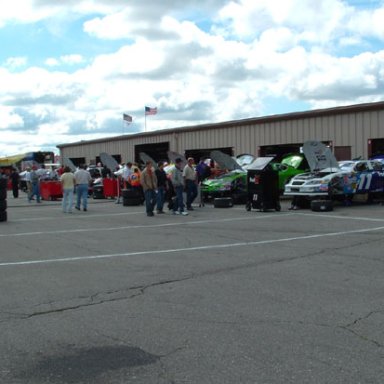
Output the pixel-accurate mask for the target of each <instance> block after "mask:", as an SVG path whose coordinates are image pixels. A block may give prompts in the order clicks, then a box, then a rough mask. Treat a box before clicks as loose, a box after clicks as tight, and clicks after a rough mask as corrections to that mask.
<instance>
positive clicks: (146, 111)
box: [145, 107, 157, 115]
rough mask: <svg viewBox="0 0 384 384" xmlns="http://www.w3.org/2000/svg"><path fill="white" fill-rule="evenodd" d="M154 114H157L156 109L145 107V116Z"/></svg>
mask: <svg viewBox="0 0 384 384" xmlns="http://www.w3.org/2000/svg"><path fill="white" fill-rule="evenodd" d="M156 113H157V107H156V108H151V107H145V114H146V115H156Z"/></svg>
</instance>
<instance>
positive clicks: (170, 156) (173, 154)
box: [167, 151, 187, 168]
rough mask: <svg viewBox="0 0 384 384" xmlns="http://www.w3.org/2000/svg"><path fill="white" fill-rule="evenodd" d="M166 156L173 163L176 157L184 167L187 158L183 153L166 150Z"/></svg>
mask: <svg viewBox="0 0 384 384" xmlns="http://www.w3.org/2000/svg"><path fill="white" fill-rule="evenodd" d="M167 156H168V159H169V162H170V163H173V164H175V163H176V159H181V161H182V163H181V166H182V167H183V168H184V167H185V166H186V165H187V159H186V158H185V156H184V155H181V154H180V153H177V152H174V151H168V152H167Z"/></svg>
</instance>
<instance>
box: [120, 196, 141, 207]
mask: <svg viewBox="0 0 384 384" xmlns="http://www.w3.org/2000/svg"><path fill="white" fill-rule="evenodd" d="M142 203H143V199H142V198H141V197H132V198H129V199H127V198H126V197H123V206H124V207H130V206H134V205H141V204H142Z"/></svg>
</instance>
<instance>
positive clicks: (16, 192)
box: [11, 168, 20, 199]
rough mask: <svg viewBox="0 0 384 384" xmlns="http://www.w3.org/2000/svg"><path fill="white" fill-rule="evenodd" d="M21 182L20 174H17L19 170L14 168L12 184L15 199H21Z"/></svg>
mask: <svg viewBox="0 0 384 384" xmlns="http://www.w3.org/2000/svg"><path fill="white" fill-rule="evenodd" d="M19 181H20V176H19V172H17V169H15V168H13V169H12V173H11V184H12V193H13V197H14V198H15V199H17V198H18V197H19Z"/></svg>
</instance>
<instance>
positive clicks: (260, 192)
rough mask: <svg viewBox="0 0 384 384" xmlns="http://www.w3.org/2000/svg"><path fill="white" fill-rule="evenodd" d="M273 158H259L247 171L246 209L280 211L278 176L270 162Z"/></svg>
mask: <svg viewBox="0 0 384 384" xmlns="http://www.w3.org/2000/svg"><path fill="white" fill-rule="evenodd" d="M272 159H273V157H259V158H257V159H256V160H255V162H254V163H252V164H251V165H250V166H249V168H248V169H247V193H248V201H247V203H246V209H247V210H248V211H250V210H251V209H252V208H254V209H259V210H260V211H263V212H265V211H267V210H268V209H275V210H276V211H280V209H281V206H280V191H279V174H278V172H277V171H275V170H274V169H273V168H272V166H271V165H270V162H271V161H272Z"/></svg>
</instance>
